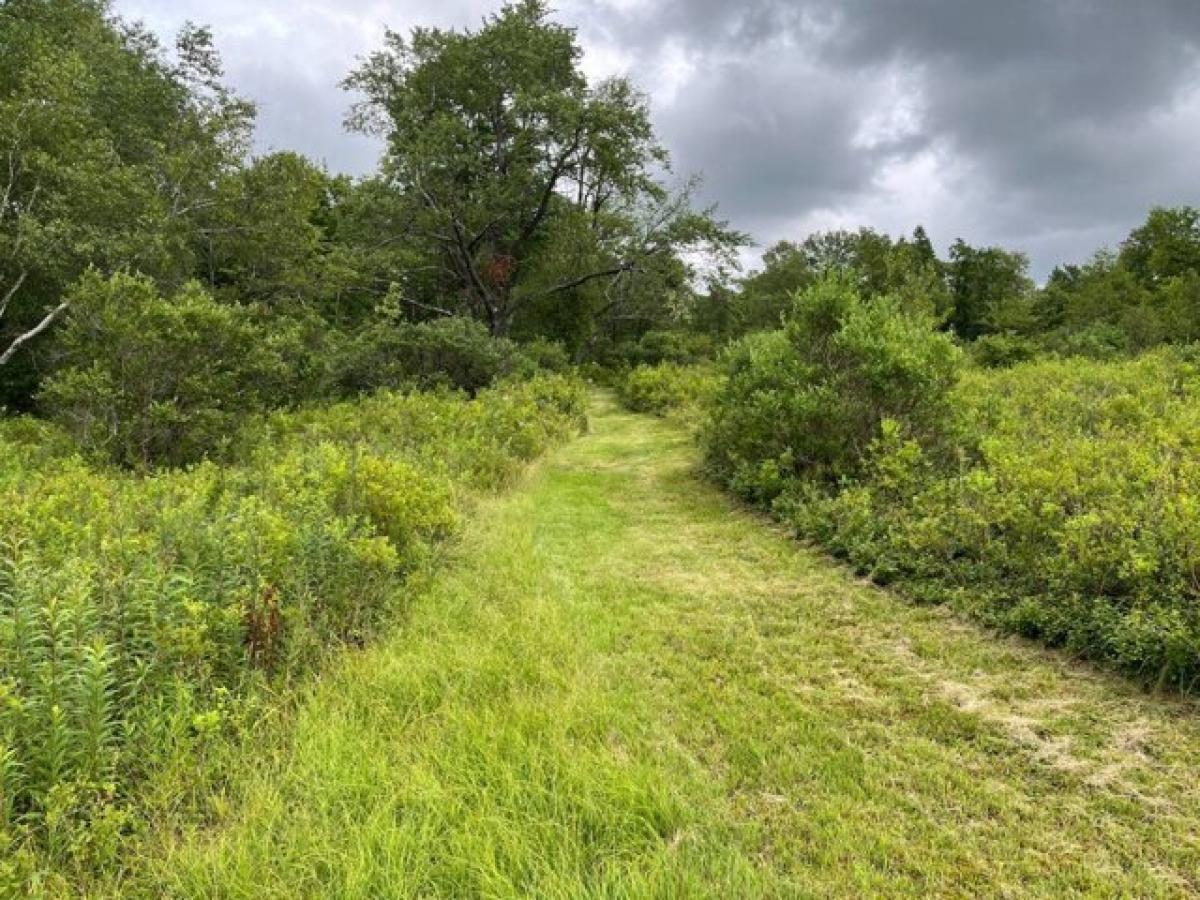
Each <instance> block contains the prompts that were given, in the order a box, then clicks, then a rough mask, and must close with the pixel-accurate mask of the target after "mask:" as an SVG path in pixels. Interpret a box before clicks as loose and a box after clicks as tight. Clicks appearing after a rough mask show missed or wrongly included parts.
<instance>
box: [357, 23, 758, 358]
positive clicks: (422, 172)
mask: <svg viewBox="0 0 1200 900" xmlns="http://www.w3.org/2000/svg"><path fill="white" fill-rule="evenodd" d="M580 56H581V51H580V49H579V46H578V44H577V42H576V39H575V34H574V31H573V30H572V29H570V28H567V27H565V26H562V25H559V24H557V23H555V22H553V21H551V20H550V19H549V14H548V10H547V6H546V5H545V3H543V2H542V0H521V2H517V3H512V4H509V5H507V6H505V7H504V8H503V9H502V10H501V11H500V12H499V13H498V14H496V15H494V16H492V17H490V18H489V19H487V20H486V21H485V22H484V24H483V26H482V27H481V28H480V29H479V30H477V31H463V32H458V31H446V30H440V29H429V28H417V29H415V30H414V31H413V32H412V34H411V36H410V37H409V38H407V39H406V38H405V37H403V36H402V35H400V34H397V33H395V32H389V33H388V35H387V37H386V44H385V47H384V49H383V50H381V51H379V52H377V53H375V54H373V55H372V56H370V57H369V58H368V59H367V60H366V61H364V62H363V64H362V65H361V66H360V67H359V68H358V69H356V70H355V71H354V72H353V73H351V75H350V76H349V78H348V79H347V80H346V86H347V87H349V88H351V89H354V90H357V91H360V92H361V93H362V94H363V95H364V97H365V99H364V100H363V101H362V102H361V103H359V104H357V105H356V106H355V108H354V110H353V112H352V114H351V117H350V119H349V124H350V125H351V127H353V128H356V129H359V130H362V131H366V132H371V133H378V134H382V135H385V136H386V137H387V140H388V150H387V153H386V157H385V161H384V166H383V173H382V174H383V178H384V179H385V180H386V183H387V184H388V186H389V187H390V188H391V189H392V190H393V191H394V193H395V195H396V198H397V204H398V208H397V210H396V213H397V214H396V216H395V217H394V218H395V219H396V227H397V229H398V231H397V232H396V233H394V234H393V235H390V236H389V237H394V238H395V239H397V240H404V241H407V242H410V243H412V244H413V245H414V246H417V247H419V248H421V249H422V251H423V255H424V257H425V258H426V259H427V260H428V261H429V264H430V265H432V266H435V267H436V270H437V273H438V275H439V276H440V282H441V284H442V285H443V286H444V288H445V290H446V293H447V294H448V295H449V296H450V297H452V298H453V299H452V300H450V301H448V302H449V304H450V306H451V307H453V308H447V309H445V310H444V311H446V312H457V311H459V309H462V310H465V311H467V312H469V313H471V314H473V315H475V316H476V317H478V318H480V319H482V320H483V321H484V322H485V323H486V324H487V325H488V327H489V329H490V330H491V332H492V333H493V334H496V335H504V334H507V333H509V331H510V330H511V329H512V327H513V324H514V322H515V321H516V319H517V318H518V316H519V314H520V313H521V312H522V311H523V309H524V308H527V307H529V306H531V305H536V304H538V302H539V301H545V300H547V299H548V298H555V299H561V300H569V299H572V298H574V299H578V298H579V297H580V296H581V295H582V296H583V297H584V298H585V299H586V300H587V301H588V302H589V303H590V304H592V305H594V307H595V312H596V314H600V315H603V314H604V313H606V312H611V310H612V309H615V308H618V307H620V306H621V305H622V302H623V301H622V298H621V296H619V295H616V296H613V295H609V296H606V295H604V294H603V293H601V294H595V293H591V294H587V293H586V292H585V291H584V289H586V288H588V287H591V286H597V287H598V286H599V285H600V284H608V285H611V284H613V283H617V282H623V287H628V285H629V283H630V282H631V281H633V280H635V279H636V278H638V277H639V276H640V277H650V278H656V277H660V276H661V275H662V272H663V269H662V267H660V266H658V265H657V264H658V262H659V260H660V259H661V258H663V257H670V256H675V257H676V258H678V257H679V256H680V255H681V254H682V253H684V252H686V251H689V250H711V251H715V252H722V251H726V252H727V251H729V250H730V249H731V248H732V247H733V246H735V245H736V244H737V243H738V242H739V241H740V240H741V236H740V235H735V234H733V233H731V232H729V231H728V230H727V229H725V228H724V227H722V226H721V225H719V224H718V223H716V222H714V221H713V219H712V217H711V216H710V215H707V214H703V213H696V212H694V211H693V210H692V209H691V206H690V192H689V191H686V190H685V191H684V192H682V193H678V194H672V193H670V192H669V191H667V190H666V189H665V188H664V187H662V186H661V185H660V184H659V183H658V182H657V181H656V180H655V175H656V173H658V172H661V171H664V170H666V168H667V164H668V160H667V154H666V152H665V151H664V150H663V148H662V146H661V145H660V144H659V143H658V141H657V140H656V139H655V137H654V133H653V129H652V128H651V125H650V118H649V112H648V109H647V105H646V99H645V97H644V96H642V95H641V94H639V93H638V92H637V91H636V90H635V89H634V88H633V87H632V86H631V85H630V84H629V82H627V81H625V80H624V79H613V80H609V81H606V82H603V83H601V84H599V85H596V86H591V85H589V84H588V83H587V80H586V79H585V77H584V76H583V74H582V72H581V70H580V65H579V63H580ZM668 268H669V267H668ZM625 293H626V295H627V294H628V291H626V292H625Z"/></svg>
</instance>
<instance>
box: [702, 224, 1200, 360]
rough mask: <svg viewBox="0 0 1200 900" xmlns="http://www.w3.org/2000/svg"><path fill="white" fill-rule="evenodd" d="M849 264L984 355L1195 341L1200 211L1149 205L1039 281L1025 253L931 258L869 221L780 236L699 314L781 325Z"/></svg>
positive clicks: (730, 331)
mask: <svg viewBox="0 0 1200 900" xmlns="http://www.w3.org/2000/svg"><path fill="white" fill-rule="evenodd" d="M838 271H851V272H853V273H854V286H855V288H856V289H857V290H858V291H859V292H860V293H861V294H862V295H863V296H865V297H868V298H870V297H880V296H885V295H886V296H890V297H893V298H895V299H897V300H899V301H901V302H903V303H905V304H908V305H911V306H913V307H914V308H918V309H920V310H921V311H923V312H926V313H929V314H930V315H932V316H933V317H934V318H935V319H936V321H937V323H938V325H939V326H940V327H941V328H943V329H944V330H947V331H950V332H952V333H953V334H954V335H955V336H956V337H958V338H959V339H960V340H962V341H964V342H968V343H970V344H971V345H972V346H971V349H972V353H973V354H974V355H975V356H976V357H977V358H978V359H979V360H980V361H981V362H983V363H985V364H987V365H1005V364H1008V363H1011V362H1015V361H1019V360H1022V359H1030V358H1032V357H1033V356H1035V355H1037V354H1038V353H1043V352H1056V353H1060V354H1064V355H1084V356H1090V357H1094V358H1106V357H1112V356H1116V355H1120V354H1126V353H1136V352H1138V351H1141V350H1146V349H1149V348H1151V347H1155V346H1158V345H1159V344H1165V343H1176V344H1178V343H1188V342H1191V341H1195V340H1197V339H1200V211H1197V210H1196V209H1194V208H1192V207H1188V206H1183V207H1178V208H1174V209H1167V208H1156V209H1153V210H1151V212H1150V214H1149V216H1148V217H1147V219H1146V221H1145V223H1143V224H1142V225H1141V226H1139V227H1138V228H1136V229H1134V230H1133V231H1132V232H1131V233H1130V235H1129V236H1128V237H1127V238H1126V239H1125V241H1123V242H1122V243H1121V245H1120V247H1119V248H1118V249H1117V250H1115V251H1113V250H1108V249H1104V250H1100V251H1098V252H1097V253H1096V254H1095V255H1093V256H1092V258H1091V259H1089V260H1088V261H1087V262H1085V263H1082V264H1066V265H1061V266H1059V267H1057V268H1056V269H1055V270H1054V271H1053V272H1052V273H1051V274H1050V276H1049V278H1048V279H1047V280H1046V282H1045V284H1043V285H1041V286H1039V285H1037V284H1035V283H1034V281H1033V279H1032V278H1031V277H1030V276H1029V262H1028V259H1027V258H1026V257H1025V255H1024V254H1022V253H1019V252H1016V251H1012V250H1006V249H1004V248H1001V247H974V246H971V245H970V244H968V243H966V242H965V241H963V240H961V239H959V240H956V241H955V242H954V243H953V244H952V245H951V247H950V251H949V254H948V256H947V258H945V259H942V258H939V256H938V254H937V252H936V251H935V249H934V247H933V244H932V242H931V241H930V240H929V237H928V235H927V234H926V233H925V230H924V229H923V228H920V227H918V228H916V229H915V230H914V231H913V233H912V235H911V236H908V237H900V238H892V237H890V236H888V235H885V234H881V233H879V232H876V231H873V230H871V229H869V228H863V229H860V230H858V231H831V232H822V233H818V234H815V235H811V236H809V237H808V238H806V239H804V240H803V241H799V242H793V241H781V242H780V243H778V244H775V245H774V246H773V247H771V248H769V249H768V250H767V251H766V253H765V254H764V256H763V265H762V268H761V269H760V270H758V271H756V272H754V273H752V274H751V275H749V276H748V277H746V278H744V279H742V280H741V281H740V282H739V283H737V284H736V285H733V286H731V287H730V288H729V289H727V290H726V291H724V292H722V291H718V292H716V294H715V295H713V296H709V297H708V298H706V302H705V303H704V305H703V308H704V309H705V312H704V313H702V314H701V315H700V316H698V318H697V320H696V324H697V326H698V327H699V328H700V330H703V331H708V332H710V333H712V334H714V335H716V336H718V337H720V338H730V337H738V336H740V335H743V334H747V333H749V332H752V331H759V330H771V329H775V328H778V327H779V326H780V324H781V321H782V319H783V317H784V316H785V315H786V314H787V313H788V311H789V309H790V306H791V298H792V296H793V295H794V294H795V293H796V292H797V291H803V290H805V289H807V288H809V287H812V286H813V285H815V284H816V283H818V282H819V281H821V280H822V279H823V278H824V277H826V276H827V275H828V274H829V273H831V272H838Z"/></svg>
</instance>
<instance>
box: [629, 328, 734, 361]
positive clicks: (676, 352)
mask: <svg viewBox="0 0 1200 900" xmlns="http://www.w3.org/2000/svg"><path fill="white" fill-rule="evenodd" d="M619 355H620V357H621V359H622V360H623V361H624V362H625V363H626V364H628V365H631V366H656V365H658V364H660V363H675V364H676V365H681V366H685V365H696V364H698V363H702V362H705V361H707V360H711V359H712V358H713V357H714V356H716V347H715V346H714V344H713V340H712V338H711V337H709V336H708V335H705V334H697V333H695V332H691V331H647V332H646V333H645V334H643V335H642V336H641V337H640V338H638V340H636V341H631V342H628V343H626V344H623V345H621V347H620V348H619Z"/></svg>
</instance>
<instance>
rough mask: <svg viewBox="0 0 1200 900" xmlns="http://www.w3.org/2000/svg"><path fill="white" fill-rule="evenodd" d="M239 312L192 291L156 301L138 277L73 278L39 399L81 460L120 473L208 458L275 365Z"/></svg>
mask: <svg viewBox="0 0 1200 900" xmlns="http://www.w3.org/2000/svg"><path fill="white" fill-rule="evenodd" d="M250 315H251V314H250V312H249V311H248V310H245V309H243V308H241V307H237V306H226V305H223V304H220V303H218V302H216V301H215V300H214V299H212V297H210V296H209V295H208V294H206V293H205V292H204V290H203V289H201V288H200V287H199V286H198V285H196V284H190V285H187V286H185V287H184V288H183V289H182V290H181V291H180V292H179V293H178V294H177V295H176V296H175V297H172V298H170V299H167V298H164V297H162V296H161V295H160V294H159V293H158V290H157V288H156V287H155V286H154V283H153V282H152V281H150V280H149V279H148V278H144V277H141V276H133V275H116V276H114V277H113V278H111V279H104V278H101V277H100V276H99V275H97V274H96V273H94V272H93V273H89V274H87V275H85V276H84V278H83V279H82V280H81V281H80V283H79V284H78V285H77V286H76V288H75V290H74V292H73V296H72V305H71V310H70V315H69V317H68V319H67V322H66V324H65V327H64V328H63V330H62V334H61V349H62V354H63V367H62V368H61V369H60V370H59V371H58V372H57V373H56V374H55V375H53V376H52V377H51V378H50V379H49V380H48V382H47V383H46V386H45V388H44V389H43V391H42V393H41V397H40V400H41V403H42V404H43V405H44V406H45V407H46V409H47V411H48V412H49V413H50V415H51V417H52V418H53V419H55V420H56V421H58V422H59V423H60V424H62V425H63V426H64V427H65V428H66V429H67V431H68V432H70V433H71V435H72V436H73V437H74V438H75V439H76V440H77V441H78V443H79V445H80V447H81V448H82V449H83V450H84V452H85V453H87V454H89V455H92V456H97V457H105V458H109V459H112V460H114V461H115V462H118V463H120V464H122V465H126V466H147V465H150V464H167V465H180V464H183V463H189V462H194V461H196V460H199V459H202V458H204V457H206V456H210V455H214V454H219V453H220V452H221V450H222V449H223V448H224V446H225V444H226V442H227V440H228V438H229V436H230V435H231V434H232V433H233V432H234V431H235V430H236V428H237V427H238V425H239V424H240V423H241V422H242V421H243V420H244V419H245V417H246V416H247V415H248V414H249V413H252V412H255V411H257V410H260V409H261V408H263V407H264V406H265V404H266V402H267V400H268V398H269V397H270V396H271V395H272V394H278V393H279V392H280V390H281V386H282V385H283V384H284V383H285V382H286V380H287V377H288V373H287V367H286V365H285V364H284V362H283V359H282V357H281V356H279V355H278V354H277V353H275V352H274V351H273V349H272V346H271V344H270V342H269V341H267V340H266V338H265V335H264V333H263V332H262V331H260V329H258V328H257V327H256V326H255V325H254V323H253V321H252V320H251V318H250Z"/></svg>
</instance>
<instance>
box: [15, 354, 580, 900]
mask: <svg viewBox="0 0 1200 900" xmlns="http://www.w3.org/2000/svg"><path fill="white" fill-rule="evenodd" d="M581 416H582V395H581V393H580V391H579V389H578V388H577V386H576V385H575V384H574V383H572V382H570V381H568V380H566V379H564V378H561V377H547V378H539V379H534V380H532V381H529V382H523V383H513V384H505V385H501V386H499V387H496V388H494V389H491V390H488V391H485V392H482V393H481V394H480V395H479V397H478V398H477V399H474V400H467V399H465V398H463V397H461V396H459V395H454V394H448V393H445V394H421V393H410V394H399V393H383V394H379V395H377V396H374V397H372V398H369V399H365V400H363V401H360V402H356V403H344V404H339V405H335V406H331V407H325V408H314V409H308V410H303V411H300V412H294V413H281V414H279V415H276V416H274V417H271V418H270V419H267V420H265V421H262V422H259V423H257V424H256V425H255V426H253V427H252V428H250V429H248V430H247V431H246V432H245V433H243V434H241V435H239V436H238V437H237V439H236V442H235V443H236V446H237V451H236V461H235V462H234V463H233V464H231V465H228V466H217V465H214V464H211V463H204V464H200V465H197V466H195V467H194V468H191V469H188V470H185V471H172V472H165V473H160V474H155V475H151V476H147V477H138V476H134V475H130V474H128V473H125V472H120V471H117V470H109V469H103V468H96V467H94V466H91V465H89V464H88V463H86V462H84V461H83V460H82V459H81V458H79V457H78V456H76V455H75V454H74V452H73V451H72V449H71V446H70V442H69V441H67V440H65V439H64V438H63V437H62V436H61V435H60V434H58V433H57V432H55V431H54V430H53V429H50V428H48V427H47V426H44V425H41V424H38V423H33V422H29V421H22V420H17V421H9V422H5V423H3V425H0V535H2V541H0V859H3V863H2V864H0V889H5V888H7V889H9V890H11V891H15V892H17V893H20V892H22V891H23V890H27V889H28V888H29V886H30V885H31V884H34V883H36V881H37V879H38V877H40V876H39V873H40V872H46V871H55V870H58V871H69V870H71V869H75V870H84V869H88V868H92V867H97V866H104V865H107V864H110V863H111V862H112V855H113V854H114V853H115V852H116V848H117V846H118V838H119V836H120V834H121V833H122V832H123V831H125V830H126V829H128V828H129V827H130V824H131V815H130V810H131V798H132V797H133V795H134V793H135V790H136V785H137V784H138V782H139V780H140V779H141V776H143V775H144V774H145V773H146V772H147V771H150V770H153V769H154V768H155V767H156V766H161V765H165V764H167V763H168V761H169V760H171V759H173V758H175V759H177V758H179V757H180V756H181V755H183V756H186V755H187V754H190V753H195V752H197V748H199V747H202V746H203V744H204V742H205V741H207V740H209V739H211V738H212V737H213V736H214V735H216V734H219V733H220V732H222V731H223V730H226V729H228V728H231V727H235V726H236V724H237V722H238V720H239V717H240V718H241V719H242V720H243V721H244V717H245V716H246V715H247V714H248V712H249V713H250V714H252V713H253V707H254V704H255V703H256V702H258V700H257V699H256V697H258V696H259V695H260V694H261V693H262V692H260V691H256V690H255V688H256V686H266V685H270V684H279V683H281V682H283V681H286V680H288V679H290V678H294V677H295V676H296V675H297V674H299V673H302V672H304V671H307V670H309V669H311V668H312V667H313V665H314V664H316V663H318V662H319V661H320V660H321V658H322V657H323V656H324V655H326V654H327V653H329V652H330V650H331V649H333V648H337V647H341V646H345V645H347V644H349V645H360V644H362V643H363V642H365V641H366V640H367V639H368V638H369V637H370V636H371V635H372V633H373V632H375V631H376V630H377V629H378V628H379V627H380V625H381V623H383V622H386V621H387V620H388V619H389V617H391V616H393V615H394V614H395V613H396V612H397V610H398V608H399V607H400V606H401V605H402V604H403V598H404V592H403V590H402V587H403V584H404V579H405V577H406V576H407V575H408V574H409V573H411V572H413V571H414V570H415V569H417V568H419V567H421V566H422V565H423V564H424V563H425V562H426V561H427V560H428V559H429V557H430V554H431V552H432V550H433V548H434V547H436V545H437V544H438V543H439V542H440V541H442V540H444V539H445V538H446V537H448V536H449V535H451V534H453V533H454V531H455V529H456V528H457V525H458V522H459V518H460V516H461V514H462V512H463V509H464V502H465V501H466V499H467V498H468V497H469V496H470V494H471V493H472V492H474V491H478V490H484V489H493V488H496V487H498V486H500V485H502V484H503V483H504V482H505V481H507V480H508V479H510V478H511V477H512V476H513V475H514V473H516V472H517V471H519V469H520V468H521V466H522V465H523V464H524V463H526V462H527V461H529V460H531V459H532V458H534V457H535V456H536V455H538V454H539V453H540V452H542V451H543V450H544V449H545V448H546V447H547V446H549V445H550V444H552V443H553V442H555V441H556V440H559V439H560V438H562V437H564V436H565V435H567V434H568V433H570V432H571V431H572V430H573V429H575V428H576V427H578V425H579V422H580V418H581Z"/></svg>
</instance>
